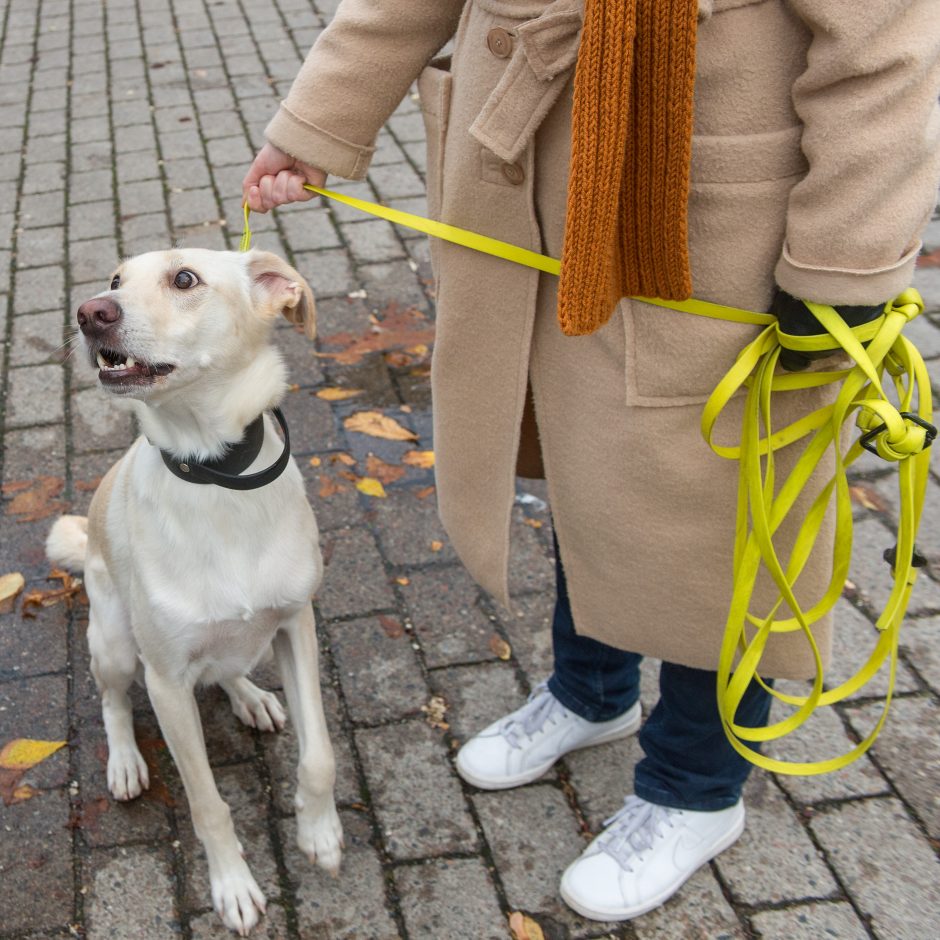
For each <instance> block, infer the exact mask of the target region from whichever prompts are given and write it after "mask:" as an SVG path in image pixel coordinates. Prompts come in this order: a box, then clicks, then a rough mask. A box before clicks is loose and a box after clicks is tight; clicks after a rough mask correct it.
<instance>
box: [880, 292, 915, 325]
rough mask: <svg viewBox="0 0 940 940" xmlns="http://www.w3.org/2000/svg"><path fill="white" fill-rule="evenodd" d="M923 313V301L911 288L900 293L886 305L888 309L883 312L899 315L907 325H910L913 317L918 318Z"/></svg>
mask: <svg viewBox="0 0 940 940" xmlns="http://www.w3.org/2000/svg"><path fill="white" fill-rule="evenodd" d="M923 312H924V301H923V299H922V298H921V296H920V294H919V293H918V292H917V291H916V290H914V288H912V287H909V288H907V290H904V291H901V293H900V294H898V296H897V297H895V298H894V300H892V301H891V303H890V304H888V309H887V310H886V311H885V313H886V314H891V313H898V314H900V315H901V316H903V317H904V319H905V320H906V321H907V322H908V323H910V321H911V320H913V319H914V317H917V316H920V314H922V313H923Z"/></svg>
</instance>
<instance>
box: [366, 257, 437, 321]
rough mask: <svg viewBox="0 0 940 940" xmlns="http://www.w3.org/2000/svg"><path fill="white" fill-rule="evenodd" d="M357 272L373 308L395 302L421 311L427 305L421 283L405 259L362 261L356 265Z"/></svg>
mask: <svg viewBox="0 0 940 940" xmlns="http://www.w3.org/2000/svg"><path fill="white" fill-rule="evenodd" d="M358 275H359V281H360V282H361V284H362V287H363V289H364V290H365V291H366V294H367V295H368V297H369V303H370V304H371V305H372V306H373V307H375V308H378V309H383V308H385V307H387V306H388V305H389V304H391V303H397V304H400V305H401V306H403V307H416V308H417V309H418V310H421V311H427V310H428V309H429V308H428V299H427V296H426V294H425V291H424V285H423V284H422V283H421V280H420V279H419V278H418V276H417V275H416V274H415V272H414V271H412V270H411V268H410V267H409V265H408V262H407V261H387V262H382V263H379V264H363V265H360V266H359V269H358Z"/></svg>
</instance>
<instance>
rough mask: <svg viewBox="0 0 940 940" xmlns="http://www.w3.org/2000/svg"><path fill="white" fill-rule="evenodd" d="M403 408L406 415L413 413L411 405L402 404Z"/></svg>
mask: <svg viewBox="0 0 940 940" xmlns="http://www.w3.org/2000/svg"><path fill="white" fill-rule="evenodd" d="M401 410H402V411H403V412H404V413H405V414H406V415H410V414H411V405H402V406H401Z"/></svg>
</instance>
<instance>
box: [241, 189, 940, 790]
mask: <svg viewBox="0 0 940 940" xmlns="http://www.w3.org/2000/svg"><path fill="white" fill-rule="evenodd" d="M304 188H305V189H307V190H310V191H311V192H315V193H318V194H319V195H321V196H326V197H328V198H329V199H332V200H335V201H337V202H341V203H343V204H345V205H348V206H352V207H353V208H356V209H359V210H361V211H363V212H367V213H369V214H371V215H374V216H377V217H378V218H381V219H385V220H387V221H389V222H394V223H396V224H398V225H403V226H405V227H407V228H411V229H414V230H416V231H419V232H423V233H425V234H427V235H430V236H432V237H434V238H441V239H444V240H446V241H449V242H453V243H454V244H457V245H462V246H464V247H466V248H471V249H473V250H474V251H481V252H484V253H486V254H490V255H494V256H496V257H499V258H504V259H506V260H508V261H512V262H514V263H516V264H522V265H525V266H527V267H531V268H535V269H537V270H539V271H544V272H546V273H549V274H555V275H557V274H558V273H559V272H560V270H561V265H560V262H559V261H558V260H557V259H556V258H550V257H547V256H545V255H542V254H539V253H537V252H534V251H529V250H528V249H526V248H520V247H519V246H517V245H511V244H509V243H507V242H503V241H499V240H498V239H495V238H490V237H488V236H486V235H480V234H478V233H476V232H469V231H467V230H466V229H461V228H457V227H456V226H453V225H447V224H445V223H443V222H436V221H433V220H431V219H426V218H424V217H422V216H418V215H414V214H412V213H410V212H404V211H402V210H400V209H390V208H388V207H387V206H382V205H379V204H377V203H372V202H367V201H365V200H362V199H356V198H355V197H353V196H346V195H343V194H342V193H337V192H333V191H331V190H327V189H320V188H318V187H316V186H309V185H307V186H305V187H304ZM248 216H249V209H248V206H247V205H245V228H244V233H243V235H242V240H241V250H242V251H248V249H249V248H250V247H251V229H250V227H249V224H248ZM635 299H637V300H642V301H643V302H644V303H649V304H655V305H657V306H661V307H668V308H669V309H670V310H678V311H681V312H685V313H691V314H694V315H696V316H705V317H711V318H713V319H719V320H731V321H733V322H736V323H750V324H754V325H758V326H763V327H764V329H763V330H762V331H761V333H760V334H759V335H758V336H757V338H756V339H755V340H754V341H753V342H751V343H750V344H748V346H746V347H745V348H744V349H743V350H742V351H741V352H740V353H739V355H738V358H737V360H736V362H735V364H734V365H733V366H732V367H731V369H729V371H728V372H727V374H726V375H725V376H724V378H722V380H721V381H720V382H719V383H718V385H717V386H716V387H715V390H714V391H713V392H712V394H711V396H710V397H709V399H708V401H707V403H706V404H705V407H704V409H703V412H702V422H701V426H702V434H703V436H704V437H705V440H706V441H707V442H708V444H709V446H710V447H711V448H712V450H713V451H714V452H715V453H716V454H717V455H718V456H719V457H723V458H726V459H730V460H737V461H738V462H739V467H740V472H739V480H738V511H737V521H736V527H735V547H734V558H733V570H734V589H733V594H732V599H731V605H730V609H729V612H728V620H727V623H726V625H725V632H724V637H723V640H722V645H721V653H720V657H719V663H718V708H719V712H720V714H721V718H722V722H723V725H724V728H725V732H726V733H727V736H728V739H729V741H730V742H731V744H732V746H733V747H734V748H735V750H736V751H737V752H738V753H739V754H741V755H742V756H743V757H745V758H746V759H747V760H749V761H751V762H752V763H754V764H757V765H758V766H760V767H763V768H765V769H767V770H772V771H774V772H776V773H786V774H806V775H808V774H820V773H827V772H829V771H832V770H837V769H839V768H841V767H845V766H846V765H847V764H849V763H851V762H852V761H854V760H855V759H856V758H858V757H860V756H861V755H862V754H864V753H865V751H867V750H868V748H869V747H871V745H872V743H873V742H874V740H875V738H876V737H877V736H878V733H879V732H880V731H881V728H882V726H883V724H884V722H885V718H886V717H887V714H888V706H889V705H890V702H891V696H892V694H893V690H894V679H895V671H896V666H897V653H898V634H899V631H900V627H901V623H902V621H903V619H904V614H905V612H906V610H907V606H908V602H909V599H910V594H911V588H912V587H913V585H914V582H915V580H916V577H917V568H918V566H919V564H922V561H920V559H919V556H917V557H915V556H916V553H915V549H914V540H915V538H916V535H917V530H918V527H919V525H920V517H921V512H922V510H923V504H924V495H925V492H926V486H927V470H928V463H929V451H928V450H927V448H928V447H929V446H930V444H931V443H932V441H933V439H934V437H935V436H936V428H934V427H933V425H932V424H931V419H932V405H931V389H930V380H929V376H928V374H927V369H926V366H925V365H924V361H923V359H922V357H921V355H920V353H919V352H918V351H917V349H916V347H915V346H914V345H913V343H911V342H910V341H909V340H907V339H906V338H905V337H904V336H902V335H901V330H902V328H903V327H904V325H905V324H906V323H907V322H908V321H909V320H912V319H913V318H914V317H916V316H918V315H919V314H920V313H922V312H923V309H924V304H923V301H922V300H921V298H920V295H919V294H918V293H917V291H916V290H913V289H909V290H906V291H904V293H902V294H901V295H900V296H899V297H897V298H896V299H895V300H893V301H891V302H890V303H888V304H886V305H885V310H884V313H883V314H882V315H881V316H880V317H879V318H877V319H876V320H874V321H872V322H871V323H866V324H864V325H863V326H859V327H855V328H851V327H849V326H848V325H847V324H846V323H845V321H844V320H843V319H842V317H841V316H839V314H838V313H837V312H836V311H835V310H833V309H832V307H827V306H824V305H821V304H812V303H809V302H807V307H809V309H810V310H811V312H812V313H813V314H814V315H815V316H816V318H817V319H818V320H819V321H820V323H821V324H822V326H823V328H824V329H825V330H826V334H827V335H825V336H816V337H797V336H788V335H785V334H783V333H781V332H780V330H779V327H778V323H777V318H776V317H775V316H773V314H769V313H756V312H754V311H751V310H743V309H739V308H736V307H727V306H724V305H721V304H713V303H709V302H707V301H702V300H687V301H664V300H660V299H658V298H649V297H639V298H635ZM781 339H782V340H783V343H782V342H781ZM863 344H864V345H863ZM783 345H785V346H787V347H788V348H790V349H798V350H801V351H817V350H827V349H831V348H833V345H836V346H838V347H840V348H841V349H843V350H844V351H845V352H846V353H847V354H848V355H849V356H850V357H851V358H852V360H853V361H854V365H853V366H851V367H849V368H846V369H843V370H839V371H834V372H810V373H806V374H804V373H794V372H788V373H782V374H779V375H778V374H776V372H777V368H776V367H777V360H778V359H779V357H780V351H781V348H782V347H783ZM885 373H887V375H888V376H890V377H891V383H892V386H893V388H894V391H895V394H896V396H897V400H898V402H899V404H898V406H895V405H893V404H892V403H891V401H889V399H888V398H887V396H886V394H885V390H884V386H883V380H884V378H885ZM830 384H840V386H841V387H840V390H839V393H838V395H837V397H836V401H835V402H834V403H833V404H831V405H827V406H826V407H824V408H820V409H817V410H816V411H814V412H812V413H811V414H808V415H805V416H804V417H802V418H800V419H799V420H798V421H795V422H793V423H792V424H790V425H788V426H786V427H784V428H780V429H777V430H775V429H774V427H773V420H772V419H773V414H772V408H771V404H772V399H773V395H772V393H774V392H777V393H781V392H786V391H793V390H798V389H806V388H811V387H819V386H822V385H830ZM742 387H743V388H746V389H747V394H746V398H745V405H744V420H743V423H742V428H741V440H740V443H739V444H738V445H736V446H728V445H719V444H717V443H715V442H714V440H713V432H714V428H715V425H716V423H717V421H718V418H719V416H720V414H721V412H722V411H723V409H724V407H725V406H726V405H727V404H728V402H729V401H730V400H731V399H732V397H733V396H734V395H735V394H736V393H737V392H738V390H739V389H741V388H742ZM853 414H854V415H855V424H856V426H857V427H858V428H860V429H861V430H862V432H863V433H862V435H861V436H860V438H859V440H858V441H856V442H855V443H854V444H852V446H851V447H850V448H849V450H848V452H847V454H846V455H845V456H844V457H843V455H842V452H841V448H840V447H839V441H840V436H841V430H842V427H843V425H844V424H845V423H846V422H847V421H848V420H849V419H850V418H851V417H852V416H853ZM803 438H808V440H807V443H806V446H805V449H804V451H803V453H802V455H801V456H800V458H799V459H798V461H797V463H796V465H795V466H794V468H793V469H792V470H791V472H790V474H789V475H788V477H787V478H786V480H784V481H783V483H782V485H779V486H778V485H777V481H776V480H775V477H774V452H775V451H777V450H779V449H780V448H782V447H785V446H787V445H789V444H793V443H795V442H796V441H799V440H802V439H803ZM863 450H869V451H871V452H872V453H875V454H877V455H878V456H880V457H882V458H883V459H885V460H889V461H895V462H897V463H898V469H899V474H898V479H899V494H900V507H901V508H900V513H899V522H898V529H897V543H896V546H895V549H894V550H893V552H894V554H893V556H892V558H891V561H890V563H891V565H892V577H893V587H892V591H891V594H890V597H889V598H888V601H887V603H886V604H885V608H884V610H883V611H882V613H881V616H880V617H879V618H878V621H877V624H876V626H877V628H878V630H879V631H880V635H879V638H878V641H877V643H876V644H875V647H874V649H873V650H872V653H871V655H870V657H869V659H868V661H867V662H866V663H865V665H864V666H862V668H861V669H860V670H859V671H858V672H857V673H856V674H855V675H854V676H853V677H852V678H851V679H848V680H847V681H845V682H843V683H842V684H841V685H840V686H838V687H837V688H835V689H830V690H828V691H824V690H823V667H822V657H821V655H820V652H819V649H818V648H817V646H816V641H815V639H814V637H813V634H812V629H811V627H812V625H813V624H814V623H816V622H817V621H819V620H820V619H821V618H822V617H824V616H825V615H826V614H827V613H829V612H830V611H831V610H832V608H833V607H834V606H835V604H836V602H837V601H838V599H839V597H840V596H841V594H842V588H843V586H844V584H845V580H846V578H847V576H848V571H849V560H850V557H851V553H852V505H851V497H850V494H849V487H848V481H847V477H846V468H847V467H849V466H850V465H851V464H852V462H853V461H855V460H856V459H857V458H858V457H859V456H860V455H861V453H862V451H863ZM830 451H831V453H832V454H833V455H834V456H833V457H832V458H830V459H832V460H834V464H835V470H834V472H833V474H832V476H831V477H830V478H829V480H828V482H827V483H826V484H825V485H824V486H823V488H822V490H821V492H820V493H819V495H818V496H817V497H816V499H815V500H814V501H813V504H812V505H811V507H810V509H809V511H808V512H807V514H806V517H805V519H804V520H803V522H802V524H801V526H800V529H799V532H798V534H797V538H796V540H795V542H794V544H793V547H792V549H791V551H790V556H789V559H786V560H782V559H781V558H780V557H779V556H778V554H777V552H776V550H775V547H774V542H773V537H774V533H775V532H776V531H777V529H778V528H779V527H780V525H781V523H782V521H783V519H784V518H785V517H786V515H787V513H788V512H789V511H790V510H791V509H792V507H793V505H794V504H795V502H796V501H797V498H798V497H799V495H800V493H801V492H802V491H803V489H804V487H805V486H806V484H807V483H808V482H809V480H810V478H811V477H812V476H813V475H814V473H815V472H816V470H817V468H819V466H820V463H821V461H822V460H823V458H824V457H825V455H826V454H828V453H830ZM833 498H834V499H835V510H836V524H835V541H834V547H833V554H832V577H831V579H830V582H829V585H828V588H827V590H826V591H825V593H824V594H823V596H822V597H821V598H818V599H816V600H815V602H814V603H812V605H811V606H810V607H808V608H807V609H804V606H803V605H802V604H801V603H800V602H799V601H798V600H797V598H796V596H795V594H794V585H795V583H796V581H797V579H798V577H799V575H800V573H801V572H802V570H803V569H804V567H805V565H806V563H807V561H808V559H809V556H810V553H811V551H812V549H813V547H814V545H815V543H816V539H817V536H818V534H819V531H820V528H821V526H822V522H823V519H824V517H825V515H826V509H827V507H828V505H829V502H830V500H831V499H833ZM888 554H889V553H887V552H886V558H887V557H888ZM761 567H763V568H765V569H766V570H767V571H768V572H769V573H770V576H771V577H772V578H773V580H774V583H775V584H776V586H777V589H778V592H779V594H778V599H777V601H776V602H775V603H774V605H773V607H772V608H771V610H770V612H769V614H767V615H766V616H763V617H759V616H756V615H754V614H752V613H751V612H750V610H749V605H750V602H751V597H752V594H753V592H754V586H755V583H756V579H757V576H758V572H759V571H760V569H761ZM784 604H786V605H787V607H788V608H789V610H790V616H789V617H786V618H783V619H780V620H777V619H776V615H777V612H778V611H779V610H780V608H781V607H782V606H783V605H784ZM795 631H801V632H802V633H803V636H804V638H805V640H806V642H807V643H808V644H809V647H810V650H811V651H812V654H813V658H814V660H815V662H816V675H815V678H814V680H813V686H812V689H811V691H810V692H809V694H808V695H805V696H794V695H787V694H784V693H782V692H778V691H776V690H775V689H773V688H770V687H769V686H767V685H766V684H765V683H764V682H763V680H762V679H761V677H760V674H759V672H758V666H759V664H760V659H761V656H762V654H763V652H764V649H765V648H766V645H767V641H768V640H769V638H770V636H771V635H772V634H774V633H790V632H795ZM886 659H889V660H890V675H889V681H888V692H887V695H886V698H885V708H884V710H883V712H882V714H881V717H880V719H879V721H878V723H877V724H876V725H875V727H874V729H873V730H872V731H871V733H870V734H869V735H868V736H867V737H866V738H865V739H864V740H863V741H861V742H860V743H859V744H857V745H856V746H855V747H853V748H852V749H851V750H849V751H848V752H846V753H844V754H841V755H838V756H836V757H832V758H829V759H827V760H821V761H813V762H789V761H781V760H776V759H774V758H770V757H767V756H765V755H764V754H761V753H760V752H759V751H758V750H756V749H755V748H754V747H751V746H749V743H747V742H752V743H757V744H760V743H762V742H766V741H772V740H774V739H776V738H780V737H782V736H784V735H786V734H789V733H790V732H792V731H795V730H796V729H797V728H799V727H800V726H801V725H802V724H803V723H804V722H805V721H806V720H807V719H808V718H809V716H810V715H811V714H812V712H813V711H814V710H815V709H816V708H817V707H819V706H823V705H832V704H834V703H836V702H839V701H842V700H843V699H845V698H847V697H848V696H850V695H852V694H854V693H855V692H856V691H858V689H860V688H861V687H862V686H864V685H865V683H866V682H868V681H869V680H870V679H871V678H872V676H874V675H875V673H877V672H878V670H879V669H880V668H881V666H882V665H883V663H884V662H885V660H886ZM752 681H757V682H760V683H761V684H762V685H764V687H765V688H767V689H768V691H769V692H770V693H771V694H772V695H774V696H775V697H776V698H777V699H778V700H780V701H782V702H785V703H787V704H789V705H792V706H795V711H794V712H793V713H792V714H790V715H789V716H788V717H787V718H785V719H783V720H782V721H778V722H776V723H775V724H773V725H769V726H767V727H764V728H748V727H744V726H742V725H738V724H737V723H736V722H735V720H734V718H735V713H736V711H737V708H738V705H739V704H740V702H741V699H742V698H743V696H744V693H745V691H746V690H747V688H748V686H749V685H750V683H751V682H752Z"/></svg>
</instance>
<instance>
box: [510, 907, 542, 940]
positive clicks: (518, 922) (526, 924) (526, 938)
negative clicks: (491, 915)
mask: <svg viewBox="0 0 940 940" xmlns="http://www.w3.org/2000/svg"><path fill="white" fill-rule="evenodd" d="M509 929H510V930H511V931H512V936H513V940H545V934H544V933H542V928H541V927H539V925H538V924H537V923H536V922H535V921H534V920H532V918H531V917H529V915H528V914H523V913H522V911H513V912H512V913H511V914H510V915H509Z"/></svg>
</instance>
